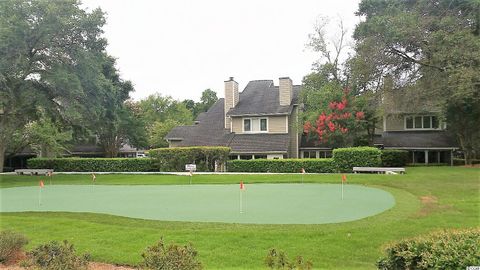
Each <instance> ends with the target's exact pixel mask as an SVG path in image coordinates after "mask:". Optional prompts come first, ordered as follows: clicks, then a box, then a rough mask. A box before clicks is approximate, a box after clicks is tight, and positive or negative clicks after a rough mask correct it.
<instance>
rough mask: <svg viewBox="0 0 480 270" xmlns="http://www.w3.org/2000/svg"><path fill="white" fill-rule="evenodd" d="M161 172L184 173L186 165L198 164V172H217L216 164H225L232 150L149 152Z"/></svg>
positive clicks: (201, 148) (188, 148) (208, 149)
mask: <svg viewBox="0 0 480 270" xmlns="http://www.w3.org/2000/svg"><path fill="white" fill-rule="evenodd" d="M148 153H149V155H150V157H151V158H152V159H153V160H155V164H156V165H157V167H158V168H160V171H177V172H178V171H184V170H185V164H196V165H197V171H207V172H212V171H215V162H217V164H224V163H225V161H226V160H227V159H228V155H229V154H230V148H228V147H219V146H198V147H175V148H159V149H153V150H150V151H149V152H148Z"/></svg>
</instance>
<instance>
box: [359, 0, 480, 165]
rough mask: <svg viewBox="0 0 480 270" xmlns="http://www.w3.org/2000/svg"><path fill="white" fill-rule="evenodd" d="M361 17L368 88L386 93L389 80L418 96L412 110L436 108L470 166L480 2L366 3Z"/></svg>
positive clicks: (477, 100) (479, 73)
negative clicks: (424, 106) (428, 104)
mask: <svg viewBox="0 0 480 270" xmlns="http://www.w3.org/2000/svg"><path fill="white" fill-rule="evenodd" d="M357 14H358V15H360V16H362V17H364V18H365V20H364V21H363V22H361V23H360V24H359V25H358V26H357V28H356V29H355V34H354V38H355V39H356V42H357V47H356V51H357V56H358V57H359V58H360V59H364V60H365V61H363V65H364V70H367V71H368V72H366V73H364V75H365V76H363V81H364V82H365V85H370V86H375V85H377V86H378V85H380V88H382V87H383V86H384V85H386V84H385V78H388V79H389V80H390V81H391V82H392V87H388V88H391V89H393V91H395V90H402V91H405V90H407V91H410V92H412V93H413V94H411V95H410V96H411V97H412V98H410V100H409V102H408V104H410V106H412V107H419V105H420V104H421V103H423V102H425V101H426V100H428V101H430V102H431V103H434V104H435V105H436V107H437V108H438V109H440V110H441V115H442V116H443V117H444V118H446V119H447V123H448V125H447V127H448V129H449V130H450V131H452V132H453V133H455V134H456V136H457V139H458V141H459V143H460V146H461V147H462V149H463V150H464V152H465V157H466V160H467V162H469V161H470V159H471V157H473V156H474V155H475V149H473V148H472V147H471V146H472V145H475V141H476V140H478V138H479V132H480V130H479V129H478V126H480V118H478V116H477V114H476V113H474V112H472V110H470V109H467V108H478V107H479V106H480V53H479V52H480V2H478V1H469V0H439V1H429V0H414V1H387V0H363V1H362V2H361V3H360V6H359V10H358V13H357ZM366 59H369V60H366ZM452 112H454V113H452ZM458 118H461V119H468V120H466V121H457V119H458ZM477 151H478V150H477Z"/></svg>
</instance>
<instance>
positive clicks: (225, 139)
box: [165, 77, 301, 159]
mask: <svg viewBox="0 0 480 270" xmlns="http://www.w3.org/2000/svg"><path fill="white" fill-rule="evenodd" d="M300 89H301V86H299V85H293V83H292V80H291V79H290V78H288V77H283V78H280V79H279V84H278V86H276V85H275V84H274V82H273V81H272V80H257V81H250V82H249V83H248V84H247V85H246V86H245V89H244V90H243V91H242V92H239V91H238V83H237V82H236V81H235V80H234V79H233V77H230V79H229V80H227V81H225V98H221V99H219V100H218V101H217V102H216V103H215V104H214V105H213V106H212V107H211V108H210V109H209V110H208V111H207V112H205V113H202V114H200V115H199V116H198V118H197V119H196V121H195V124H194V125H191V126H178V127H175V128H173V129H172V130H171V131H170V132H169V133H168V134H167V136H166V137H165V139H166V140H167V141H168V143H169V146H170V147H182V146H227V147H230V148H231V156H230V158H231V159H258V158H267V159H282V158H298V153H299V150H298V146H299V141H300V136H299V134H298V125H297V121H298V102H297V100H298V94H299V92H300Z"/></svg>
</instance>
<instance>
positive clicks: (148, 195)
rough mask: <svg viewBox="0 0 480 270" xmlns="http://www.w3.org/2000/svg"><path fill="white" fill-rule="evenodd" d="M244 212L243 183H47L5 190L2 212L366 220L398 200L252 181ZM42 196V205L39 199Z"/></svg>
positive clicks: (352, 189) (336, 188)
mask: <svg viewBox="0 0 480 270" xmlns="http://www.w3.org/2000/svg"><path fill="white" fill-rule="evenodd" d="M246 189H247V190H246V191H244V193H243V206H244V212H243V213H240V190H239V186H238V185H156V186H152V185H150V186H143V185H132V186H116V185H115V186H113V185H112V186H107V185H105V186H101V185H97V186H88V185H53V186H45V187H44V188H43V189H42V191H41V195H40V192H39V190H40V188H39V187H16V188H4V189H0V192H1V205H0V211H1V212H24V211H66V212H93V213H104V214H112V215H118V216H126V217H132V218H142V219H155V220H168V221H194V222H226V223H257V224H322V223H337V222H345V221H352V220H357V219H361V218H364V217H368V216H373V215H376V214H379V213H381V212H383V211H385V210H387V209H389V208H391V207H393V206H394V205H395V199H394V198H393V196H392V195H391V194H390V193H388V192H386V191H383V190H381V189H377V188H371V187H365V186H359V185H345V188H344V199H343V200H342V199H341V185H337V184H250V185H246ZM39 195H40V197H41V198H40V199H41V205H40V204H39Z"/></svg>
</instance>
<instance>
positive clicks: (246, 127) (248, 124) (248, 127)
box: [243, 118, 252, 132]
mask: <svg viewBox="0 0 480 270" xmlns="http://www.w3.org/2000/svg"><path fill="white" fill-rule="evenodd" d="M243 131H244V132H250V131H252V119H250V118H245V119H243Z"/></svg>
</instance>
